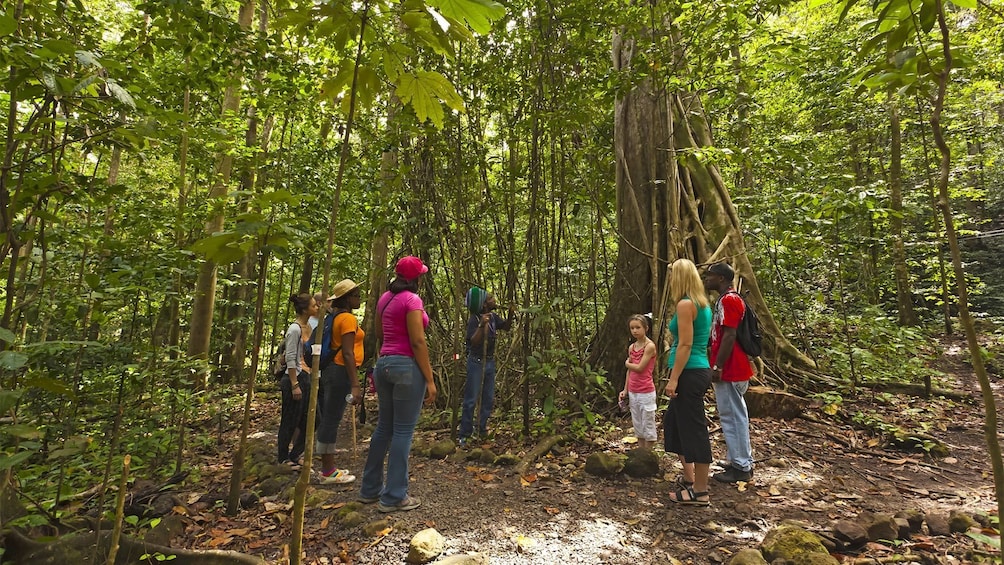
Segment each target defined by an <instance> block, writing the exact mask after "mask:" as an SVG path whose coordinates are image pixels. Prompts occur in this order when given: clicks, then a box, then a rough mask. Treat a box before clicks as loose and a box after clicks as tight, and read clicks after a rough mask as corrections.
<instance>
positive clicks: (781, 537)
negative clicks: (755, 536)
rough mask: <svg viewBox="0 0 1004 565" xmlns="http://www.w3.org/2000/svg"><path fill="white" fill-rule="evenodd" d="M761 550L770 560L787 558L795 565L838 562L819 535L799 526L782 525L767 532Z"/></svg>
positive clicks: (830, 564) (826, 564) (832, 563)
mask: <svg viewBox="0 0 1004 565" xmlns="http://www.w3.org/2000/svg"><path fill="white" fill-rule="evenodd" d="M760 550H761V551H762V552H763V556H764V557H765V558H766V560H767V561H769V562H773V561H774V560H775V559H787V560H790V561H792V562H793V563H795V565H823V564H825V565H836V564H837V560H836V559H834V558H833V557H832V556H830V554H829V553H828V552H827V551H826V547H825V546H824V545H823V543H822V541H820V539H819V536H817V535H816V534H814V533H812V532H810V531H807V530H805V529H802V528H800V527H798V526H790V525H789V526H781V527H778V528H775V529H773V530H771V531H769V532H767V535H766V536H765V537H764V539H763V543H761V544H760ZM816 554H818V555H816Z"/></svg>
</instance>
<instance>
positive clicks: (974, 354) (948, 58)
mask: <svg viewBox="0 0 1004 565" xmlns="http://www.w3.org/2000/svg"><path fill="white" fill-rule="evenodd" d="M935 2H936V4H937V8H938V28H939V29H940V30H941V48H942V54H943V56H944V58H945V67H944V70H942V71H941V73H939V75H938V95H937V98H936V99H935V102H934V108H933V111H932V112H931V131H932V132H933V133H934V144H935V146H937V148H938V152H939V153H940V154H941V167H940V170H939V175H938V195H939V196H938V204H939V206H940V207H941V214H942V216H943V217H944V219H945V236H946V237H947V238H948V248H949V249H950V250H951V253H952V267H953V268H954V271H955V284H956V289H957V291H958V295H959V321H960V322H961V323H962V328H963V329H964V330H965V332H966V342H967V343H968V344H969V355H970V357H971V358H972V363H973V372H974V373H976V378H977V379H978V380H979V382H980V391H981V392H982V394H983V409H984V411H985V412H986V418H985V421H984V426H983V433H984V435H985V437H986V441H987V453H988V455H990V463H991V466H992V467H993V470H994V494H995V495H996V497H997V515H998V516H1004V462H1002V461H1001V447H1000V441H999V440H998V438H997V404H996V402H997V401H996V399H995V398H994V391H993V388H992V387H991V384H990V379H989V378H988V376H987V368H986V365H985V364H984V362H983V348H981V347H980V344H979V340H978V339H977V336H976V327H975V326H974V325H973V318H972V315H970V313H969V289H968V288H967V285H966V271H965V269H964V268H963V266H962V252H961V251H960V249H959V239H958V237H957V236H956V233H955V220H954V218H953V216H952V202H951V200H950V199H949V194H948V180H949V177H950V175H951V166H952V154H951V150H950V149H949V147H948V143H946V142H945V135H944V131H943V130H942V129H941V112H942V110H943V109H944V107H945V93H946V91H947V90H948V78H949V75H950V74H951V71H952V50H951V44H950V42H949V39H948V24H947V23H946V22H945V6H944V4H943V3H942V1H941V0H935ZM998 528H999V526H998Z"/></svg>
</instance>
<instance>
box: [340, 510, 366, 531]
mask: <svg viewBox="0 0 1004 565" xmlns="http://www.w3.org/2000/svg"><path fill="white" fill-rule="evenodd" d="M365 521H366V516H364V515H363V513H362V512H354V511H353V512H349V513H348V514H345V515H344V516H342V518H341V520H339V522H341V523H342V525H343V526H345V527H346V528H354V527H356V526H358V525H360V524H362V523H363V522H365Z"/></svg>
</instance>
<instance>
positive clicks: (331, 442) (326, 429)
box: [314, 363, 352, 455]
mask: <svg viewBox="0 0 1004 565" xmlns="http://www.w3.org/2000/svg"><path fill="white" fill-rule="evenodd" d="M320 385H321V389H320V393H319V394H318V396H319V398H318V399H317V412H318V414H320V416H321V418H320V424H319V425H318V426H317V440H316V441H315V442H314V452H315V453H317V454H318V455H326V454H330V453H334V452H335V442H336V441H337V440H338V426H339V424H341V423H342V415H344V414H345V395H347V394H349V393H350V392H352V383H350V382H349V373H348V371H347V370H346V369H345V366H344V365H336V364H335V363H332V364H330V365H328V366H327V367H325V368H324V369H323V370H322V371H321V381H320Z"/></svg>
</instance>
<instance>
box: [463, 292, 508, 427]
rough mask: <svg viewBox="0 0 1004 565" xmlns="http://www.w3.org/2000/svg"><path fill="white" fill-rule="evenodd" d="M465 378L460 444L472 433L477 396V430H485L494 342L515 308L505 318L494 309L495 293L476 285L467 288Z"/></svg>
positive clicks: (492, 385) (490, 403) (491, 398)
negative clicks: (479, 402) (478, 405)
mask: <svg viewBox="0 0 1004 565" xmlns="http://www.w3.org/2000/svg"><path fill="white" fill-rule="evenodd" d="M465 302H466V305H467V310H468V312H470V316H469V317H468V319H467V382H466V384H465V385H464V401H463V412H462V414H461V417H460V430H459V431H458V433H457V435H458V437H459V438H460V446H461V447H465V446H466V444H467V439H468V438H469V437H471V435H473V433H474V408H475V406H476V405H477V403H478V398H479V397H480V399H481V409H480V410H479V411H478V433H479V435H480V436H481V437H485V436H486V435H487V434H488V418H489V416H491V413H492V406H493V405H494V404H495V342H496V338H497V336H498V332H499V331H501V330H508V329H509V328H511V327H512V320H513V318H515V317H516V311H515V309H513V308H512V307H510V308H509V319H503V318H502V317H501V316H499V315H498V314H496V313H495V312H494V310H495V308H496V307H497V306H498V305H497V304H496V302H495V297H494V296H493V295H492V294H491V293H489V292H486V291H485V290H484V289H482V288H479V287H476V286H475V287H471V289H470V290H469V291H467V297H466V300H465Z"/></svg>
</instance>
